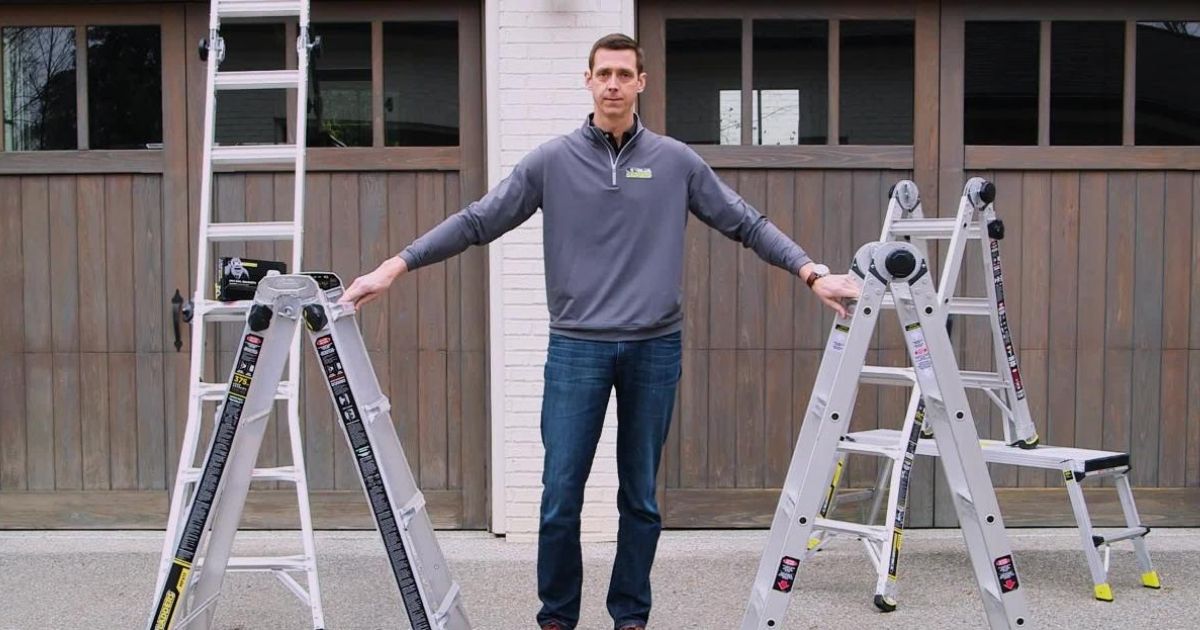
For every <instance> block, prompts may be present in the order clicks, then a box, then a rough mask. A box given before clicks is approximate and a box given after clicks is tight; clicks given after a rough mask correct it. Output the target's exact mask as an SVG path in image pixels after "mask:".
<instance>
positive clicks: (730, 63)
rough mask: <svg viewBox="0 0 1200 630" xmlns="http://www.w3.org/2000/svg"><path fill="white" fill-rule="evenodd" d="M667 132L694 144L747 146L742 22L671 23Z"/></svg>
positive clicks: (668, 60)
mask: <svg viewBox="0 0 1200 630" xmlns="http://www.w3.org/2000/svg"><path fill="white" fill-rule="evenodd" d="M666 30H667V42H666V48H667V76H666V84H667V133H668V134H670V135H671V136H674V137H675V138H676V139H678V140H680V141H682V142H688V143H691V144H741V139H742V23H741V21H740V20H667V25H666Z"/></svg>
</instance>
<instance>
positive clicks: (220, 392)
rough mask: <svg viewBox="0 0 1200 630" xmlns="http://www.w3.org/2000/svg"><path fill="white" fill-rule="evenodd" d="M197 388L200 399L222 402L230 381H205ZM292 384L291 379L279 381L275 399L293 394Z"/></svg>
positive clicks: (286, 397)
mask: <svg viewBox="0 0 1200 630" xmlns="http://www.w3.org/2000/svg"><path fill="white" fill-rule="evenodd" d="M196 389H197V391H198V392H199V394H200V400H206V401H216V402H220V401H222V400H225V393H226V392H228V391H229V384H228V383H205V382H203V381H201V382H199V383H197V384H196ZM291 391H292V384H291V382H290V381H279V385H278V386H277V387H276V388H275V400H287V399H288V396H290V395H291Z"/></svg>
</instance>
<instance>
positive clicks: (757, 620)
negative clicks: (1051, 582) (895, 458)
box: [742, 242, 1029, 630]
mask: <svg viewBox="0 0 1200 630" xmlns="http://www.w3.org/2000/svg"><path fill="white" fill-rule="evenodd" d="M850 270H851V272H852V273H855V274H856V275H858V276H859V277H860V278H862V279H863V289H862V296H861V297H860V298H859V299H858V301H857V303H856V304H855V305H854V306H853V314H852V315H851V316H850V317H846V318H844V317H835V318H834V322H833V328H832V329H831V330H830V334H829V339H828V341H827V343H826V346H825V353H824V355H823V356H822V358H821V366H820V368H819V370H818V371H817V378H816V382H815V384H814V386H813V393H812V396H811V398H810V399H809V403H808V409H807V411H806V412H805V416H804V424H803V425H802V426H801V428H800V435H799V438H798V439H797V441H796V449H795V451H794V453H793V454H792V461H791V464H790V466H789V468H788V474H787V479H786V481H785V482H784V486H783V491H782V493H781V495H780V498H779V505H778V507H777V508H776V511H775V518H774V520H773V522H772V524H771V532H770V534H769V537H768V539H767V545H766V549H765V550H764V552H763V555H762V558H761V560H760V561H759V565H758V572H757V574H756V577H755V581H754V587H753V589H752V590H751V593H750V600H749V602H748V604H747V607H746V614H745V616H744V617H743V619H742V630H765V629H767V628H777V627H780V626H781V624H782V621H783V618H784V613H785V612H786V609H787V605H788V603H789V600H790V597H791V595H790V593H791V591H792V587H793V585H794V584H795V580H796V573H797V571H798V568H799V565H800V563H801V562H802V561H803V560H804V559H805V558H806V557H807V555H808V554H807V548H808V541H809V539H810V536H811V535H812V532H813V529H814V527H822V528H826V529H828V528H831V527H836V528H837V529H838V530H839V531H844V532H847V533H856V532H857V533H864V532H865V530H866V529H867V528H866V527H864V526H861V525H853V524H848V523H847V524H834V523H829V522H825V521H824V519H823V518H822V517H821V515H820V510H821V504H822V497H823V495H825V494H826V493H825V488H826V487H827V485H828V484H829V481H830V479H831V477H832V475H833V471H834V468H835V462H836V460H837V459H838V458H839V456H840V455H839V453H838V442H839V441H840V440H841V439H842V437H843V436H844V435H845V434H846V432H847V429H848V427H849V426H850V421H851V417H850V416H851V414H852V413H853V411H854V401H855V399H856V397H857V395H858V384H859V380H860V377H861V376H863V374H864V368H865V367H866V366H865V365H864V363H865V360H866V352H867V347H868V345H869V343H870V340H871V336H872V335H873V334H874V332H875V329H876V323H877V321H878V320H879V315H880V311H881V307H882V306H883V303H884V298H885V295H887V294H890V296H891V298H892V299H891V300H890V303H891V304H893V305H894V307H895V308H896V311H897V314H898V315H899V319H900V326H901V327H902V328H903V335H904V341H905V346H906V347H907V349H908V355H909V358H910V359H911V360H912V362H913V365H915V366H916V369H915V371H914V376H915V378H916V380H917V381H918V383H919V384H920V388H921V392H922V397H923V399H924V402H925V406H924V410H923V411H924V420H925V422H928V423H930V424H931V425H932V426H933V427H934V429H935V433H934V438H935V439H936V441H937V443H938V446H939V447H940V449H941V453H942V456H941V461H942V468H943V470H944V471H945V473H946V480H947V482H948V484H949V486H950V492H951V496H952V497H953V499H954V507H955V510H956V511H957V513H958V518H959V521H960V523H961V526H962V531H963V536H964V538H965V539H966V546H967V553H968V555H969V556H970V559H971V567H972V570H973V571H974V574H975V581H976V583H977V585H978V587H979V592H980V595H981V597H982V600H983V610H984V614H985V616H986V618H987V621H988V624H989V625H990V626H991V627H992V628H1008V629H1010V630H1011V629H1015V628H1020V627H1023V626H1025V625H1026V624H1027V623H1028V622H1029V614H1028V611H1027V607H1026V602H1025V596H1024V591H1023V590H1021V588H1020V579H1019V578H1018V576H1017V570H1016V564H1015V561H1014V559H1013V555H1012V548H1011V546H1010V545H1009V541H1008V536H1007V534H1006V533H1005V531H1004V519H1003V518H1002V516H1001V514H1000V508H999V505H998V504H997V502H996V494H995V491H994V490H993V489H992V486H991V479H990V477H989V476H988V471H987V467H986V466H985V464H984V462H983V457H982V454H981V452H980V445H979V435H978V433H976V431H975V423H974V420H973V418H972V415H971V408H970V405H968V403H967V394H966V390H965V389H964V386H963V379H962V378H961V376H960V374H959V371H958V365H957V363H956V362H955V359H954V350H953V348H952V347H951V345H950V336H949V334H948V333H947V332H946V328H945V326H946V314H945V311H944V310H943V309H942V308H941V307H940V304H939V298H938V296H937V293H936V292H935V291H934V288H933V281H932V279H931V278H930V273H929V268H928V266H927V264H926V259H925V257H924V256H923V255H922V254H921V252H920V251H919V250H918V249H917V248H916V247H914V246H913V245H911V244H909V243H901V242H890V243H868V244H867V245H864V246H863V247H862V248H860V249H859V250H858V252H857V253H856V254H855V256H854V262H853V263H852V264H851V267H850ZM913 439H915V437H914V438H913Z"/></svg>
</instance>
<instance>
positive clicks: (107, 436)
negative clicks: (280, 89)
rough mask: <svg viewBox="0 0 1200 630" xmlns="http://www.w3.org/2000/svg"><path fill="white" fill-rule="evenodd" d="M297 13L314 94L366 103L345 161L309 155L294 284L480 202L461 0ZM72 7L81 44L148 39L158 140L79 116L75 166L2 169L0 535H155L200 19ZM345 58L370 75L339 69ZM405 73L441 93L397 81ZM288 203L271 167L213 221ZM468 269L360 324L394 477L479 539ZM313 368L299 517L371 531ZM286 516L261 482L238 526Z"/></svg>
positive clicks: (175, 6)
mask: <svg viewBox="0 0 1200 630" xmlns="http://www.w3.org/2000/svg"><path fill="white" fill-rule="evenodd" d="M313 8H314V17H313V21H314V23H315V24H317V25H318V28H319V29H320V28H321V27H322V26H323V25H326V24H331V26H328V27H326V29H327V37H326V47H327V48H326V50H325V51H324V54H323V56H322V59H323V60H324V65H323V66H318V68H319V71H320V72H321V74H319V75H318V78H321V79H324V80H325V81H326V88H327V92H333V91H336V90H342V92H341V97H342V98H343V101H342V102H345V100H346V99H349V100H352V101H353V100H354V99H359V98H360V97H361V100H359V101H354V102H355V103H356V104H357V105H358V106H360V109H361V108H362V107H365V111H366V116H365V121H366V122H365V124H361V122H362V121H361V120H360V121H358V122H359V128H358V129H357V133H358V136H357V140H352V141H351V142H349V143H348V144H352V145H354V144H356V143H357V145H362V146H350V147H348V148H342V147H337V148H333V147H320V148H313V149H311V150H310V151H309V167H310V173H309V174H308V176H307V177H308V181H307V187H308V194H307V200H306V216H305V232H306V234H305V236H306V238H305V253H304V259H305V266H306V268H308V269H322V270H332V271H335V272H337V273H339V274H340V275H341V276H342V277H343V278H344V279H346V280H347V281H348V280H350V279H353V278H354V277H356V276H357V275H359V274H360V273H363V272H365V271H368V270H370V269H372V268H373V267H374V266H375V265H376V264H378V262H380V261H382V260H383V259H385V258H386V257H388V256H390V255H392V254H394V253H395V252H397V251H399V249H401V248H402V247H403V246H404V245H405V244H407V243H408V242H409V241H410V240H411V239H412V238H414V237H415V236H416V235H418V234H420V233H421V232H423V231H425V230H427V229H429V228H430V227H432V226H433V225H435V224H436V223H437V222H439V221H441V220H442V219H443V218H444V217H445V216H447V214H449V213H452V212H455V211H457V210H458V209H459V207H460V202H461V201H462V200H464V199H468V200H469V199H471V198H474V197H475V196H477V195H479V194H480V193H481V192H482V187H483V169H482V155H483V151H482V128H481V127H482V113H481V112H482V110H481V107H482V97H481V82H482V77H481V75H480V71H479V67H480V65H481V64H480V63H479V55H480V50H479V48H480V41H481V38H480V26H479V9H478V7H476V6H474V5H471V4H469V3H466V2H449V3H447V2H441V3H437V6H436V7H434V6H430V4H424V5H406V6H402V7H397V6H396V5H395V3H383V2H370V3H351V2H330V3H324V2H315V3H314V5H313ZM67 11H68V14H69V15H71V16H72V21H77V22H78V23H79V28H80V29H84V28H86V27H87V26H88V25H93V24H104V23H115V24H137V25H142V24H154V25H161V29H162V35H161V36H162V40H161V41H162V55H163V57H162V67H163V69H164V71H163V72H162V81H163V87H162V94H163V106H162V112H163V138H162V147H161V148H157V147H153V146H152V147H150V148H149V149H144V150H137V151H131V150H98V149H96V148H95V147H91V148H90V149H89V148H87V144H86V139H87V137H88V134H87V127H86V125H87V123H86V117H85V118H84V121H85V122H83V123H82V124H81V125H80V127H81V128H82V131H79V136H80V139H81V142H80V143H79V144H78V147H76V150H71V151H21V152H16V151H8V152H0V228H2V231H0V234H2V235H0V239H2V240H0V267H2V271H0V273H3V274H4V275H3V278H4V280H5V281H6V282H7V283H8V286H9V287H11V289H10V291H9V293H8V295H9V298H8V299H6V300H4V301H2V302H0V329H2V330H4V331H5V332H6V334H9V335H11V338H10V340H9V343H7V344H5V346H4V348H3V349H0V527H5V528H11V527H15V528H56V527H71V528H105V527H121V528H143V527H145V528H158V527H161V526H162V525H163V523H164V521H165V517H166V512H167V506H168V492H169V490H170V489H171V488H172V487H173V482H174V473H175V470H176V466H177V463H178V462H177V458H178V454H179V449H180V441H181V439H182V429H183V425H184V423H185V420H186V398H187V386H188V383H187V377H188V357H189V352H190V351H191V349H190V348H189V330H188V327H187V325H186V324H185V325H182V326H181V330H180V332H181V339H180V342H181V348H180V349H179V350H178V351H177V350H176V348H175V347H174V344H175V333H174V328H173V317H172V316H173V313H172V309H171V304H170V299H171V297H172V296H173V295H174V293H175V291H176V290H178V291H179V292H180V294H181V295H182V296H184V297H185V298H187V297H190V296H191V294H192V291H193V289H192V287H191V285H192V283H193V281H194V277H195V273H194V272H195V259H196V250H195V247H196V245H195V243H196V225H197V223H198V216H199V215H198V196H199V172H200V168H201V165H200V153H201V146H202V144H201V142H200V135H199V134H200V128H201V125H202V118H203V102H204V101H203V96H204V95H203V90H204V88H203V65H202V64H201V63H200V61H199V60H198V59H197V56H196V54H195V42H197V41H199V39H200V38H201V37H203V36H204V35H205V33H206V31H207V22H208V16H207V12H208V4H207V3H163V4H147V3H138V4H137V5H136V6H134V5H129V6H124V7H121V8H112V7H108V8H104V9H103V10H101V9H98V8H89V7H72V8H69V9H67ZM61 15H62V11H61V10H59V9H56V10H54V11H47V10H46V9H41V8H36V9H22V10H19V11H18V10H15V9H5V10H3V12H2V13H0V26H8V25H10V24H16V25H34V26H36V25H41V24H51V23H53V24H60V23H61V22H62V20H61V17H60V16H61ZM339 29H340V30H339ZM294 31H295V27H294V26H289V27H287V28H286V29H283V32H281V33H279V34H278V37H277V39H276V40H275V41H277V43H278V44H279V48H278V51H277V52H278V58H279V60H280V61H282V62H284V63H294V60H293V59H288V57H290V56H294V55H290V54H289V52H288V51H289V50H291V48H292V47H291V45H289V44H285V43H284V42H285V41H294V40H293V39H292V38H294ZM360 32H365V33H366V37H365V38H364V41H362V42H355V44H356V45H357V46H358V48H357V49H355V50H351V51H350V52H347V51H348V50H350V48H351V47H350V46H349V45H340V44H339V43H338V42H339V35H340V36H341V39H340V41H343V42H344V41H345V40H346V35H347V33H349V34H350V35H354V34H356V33H360ZM252 35H253V33H252ZM251 39H252V40H253V38H251ZM242 41H243V42H244V41H247V40H245V39H243V40H242ZM364 49H365V52H366V57H365V60H363V59H359V58H355V57H354V56H353V55H354V54H358V53H361V52H362V51H363V50H364ZM422 50H425V51H426V52H428V51H429V50H433V51H435V52H436V54H437V55H438V56H439V59H440V60H441V61H440V62H439V64H423V65H420V64H418V63H416V62H414V59H415V58H416V57H419V55H420V53H421V51H422ZM235 52H236V51H235V50H234V49H232V48H231V50H230V57H228V59H229V60H230V62H232V59H233V55H234V54H235ZM360 56H361V55H360ZM80 59H81V60H82V59H85V57H80ZM446 60H449V61H448V63H449V66H447V65H446ZM418 61H419V60H418ZM385 62H387V63H385ZM82 65H83V66H86V64H82ZM418 65H419V67H421V68H425V69H426V70H428V71H429V72H431V73H435V74H436V76H434V75H432V74H431V75H428V76H424V77H415V78H419V79H422V81H420V82H415V81H414V77H413V76H412V75H411V72H412V68H414V67H417V66H418ZM322 68H323V69H322ZM406 72H409V73H410V74H405V73H406ZM80 76H83V75H80ZM447 77H448V78H447ZM448 82H449V83H448ZM364 84H365V86H366V88H365V96H361V95H362V93H363V92H364V90H363V85H364ZM414 84H420V85H423V86H425V87H427V88H428V86H430V85H439V86H441V88H442V89H441V91H440V92H437V93H434V92H431V91H430V90H428V89H427V90H426V92H425V93H423V94H421V95H417V96H418V97H424V98H425V99H426V100H425V101H424V102H426V103H428V102H430V101H429V100H428V99H437V98H441V99H443V100H444V99H446V98H447V97H448V96H447V95H450V96H451V97H454V98H456V99H457V101H456V102H452V103H449V104H447V103H443V102H440V101H439V102H438V103H439V107H438V109H439V111H441V112H450V113H451V119H450V120H449V121H446V120H432V121H431V120H428V119H421V118H420V117H419V116H418V117H415V118H414V117H413V116H412V112H413V104H414V103H416V104H419V103H421V102H422V101H421V100H420V98H417V97H414V96H413V95H411V94H409V93H407V92H404V91H403V88H404V87H405V86H411V85H414ZM87 86H88V83H87V81H86V79H85V80H81V81H80V82H79V83H77V84H76V85H75V86H74V87H75V88H77V89H78V90H81V91H80V97H79V98H80V99H82V100H80V101H79V102H86V98H87V92H86V88H87ZM397 86H399V88H398V87H397ZM355 89H357V90H358V92H357V93H356V92H354V90H355ZM397 89H399V90H400V91H396V90H397ZM347 94H348V95H349V96H346V95H347ZM280 96H281V97H282V98H279V99H278V100H269V99H268V101H266V102H265V103H266V106H264V103H262V102H260V103H249V104H248V105H249V107H248V108H244V109H243V112H244V111H246V109H249V110H250V111H257V112H264V113H265V114H266V116H267V118H266V124H267V127H268V133H271V132H272V131H273V130H276V129H287V127H288V124H287V117H288V116H290V115H291V114H290V113H288V112H290V111H291V107H289V105H290V104H291V103H294V100H290V99H294V97H290V98H289V97H287V96H283V95H280ZM271 98H273V97H271ZM402 99H405V100H402ZM336 100H337V99H335V98H331V99H328V100H327V101H326V107H327V109H326V111H325V112H324V121H325V122H324V124H323V125H318V128H320V129H322V130H325V131H326V132H328V133H327V137H326V141H325V142H326V144H330V143H331V141H329V139H328V138H329V137H331V136H330V134H353V133H355V132H356V130H355V129H354V127H353V124H354V123H355V120H356V119H355V116H354V115H353V114H354V113H353V112H349V113H348V112H347V110H346V109H345V108H341V109H339V107H341V105H340V104H338V103H337V102H336ZM280 102H282V105H281V104H280ZM238 105H239V103H238V102H234V103H232V106H231V107H229V108H227V109H233V108H234V107H236V106H238ZM240 105H243V106H245V105H247V103H246V102H242V103H240ZM279 113H282V117H280V116H278V115H277V114H279ZM272 116H274V117H273V118H272ZM360 118H363V117H360ZM252 122H253V121H252ZM222 129H223V132H224V131H225V130H227V129H226V128H224V127H222ZM250 131H251V132H253V131H255V129H254V128H253V127H251V128H250ZM363 134H365V136H364V135H363ZM339 137H341V138H349V137H350V136H349V135H339ZM364 137H365V142H364V140H363V138H364ZM226 141H227V142H228V140H226ZM258 141H262V140H258ZM267 141H271V140H270V139H269V138H268V139H267ZM423 143H424V144H423ZM435 145H436V146H435ZM292 194H293V192H292V176H291V175H290V174H283V173H273V172H266V171H260V172H249V173H220V174H218V176H217V178H216V182H215V188H214V207H215V212H216V216H217V217H218V220H223V221H238V220H271V219H284V218H287V217H288V216H289V214H290V212H291V205H292ZM289 248H290V246H288V245H282V244H278V245H277V244H251V245H244V246H237V245H222V246H221V247H220V248H217V250H216V252H215V253H216V254H218V255H244V256H248V257H260V258H269V259H278V260H288V259H290V249H289ZM485 265H486V256H485V255H484V253H483V252H482V251H474V252H469V253H467V254H465V255H464V256H462V257H459V258H458V259H456V260H454V261H451V262H449V263H447V264H444V265H437V266H434V267H431V268H429V269H423V270H421V271H420V272H419V273H415V274H413V275H412V276H409V277H407V278H405V279H404V281H402V282H400V283H399V284H398V285H397V286H396V287H394V289H393V291H392V292H391V293H390V295H389V296H388V298H387V299H385V300H381V301H380V302H379V303H378V304H376V305H372V307H371V308H368V309H366V310H365V312H364V313H363V316H362V319H361V323H362V328H363V333H364V337H365V338H366V342H367V346H368V350H369V351H370V352H371V354H372V359H373V363H374V367H375V370H376V372H377V374H378V376H379V379H380V382H381V385H382V386H383V389H384V391H385V393H387V394H388V395H389V396H390V397H391V398H392V405H393V414H392V415H393V418H394V421H395V422H396V425H397V428H398V431H399V432H400V435H401V438H402V441H403V442H404V446H405V450H406V452H407V453H408V457H409V460H410V462H411V464H412V467H413V471H414V473H415V474H416V475H417V477H418V479H419V481H420V484H421V486H422V488H423V489H424V490H425V491H426V493H427V498H428V500H429V502H430V509H431V514H432V516H433V518H434V521H435V523H436V524H437V525H439V526H443V527H465V528H481V527H484V526H486V513H487V512H486V509H487V506H486V498H487V492H486V487H485V486H486V475H485V471H486V454H487V446H486V435H487V424H486V416H487V413H486V408H485V406H484V401H485V400H486V398H485V392H486V380H485V379H486V370H485V356H486V354H485V353H486V348H485V343H486V332H485V331H486V319H485V317H486V315H485V314H486V312H487V309H486V305H485V300H486V287H485V284H484V278H485V277H486V275H485V274H486V271H485V270H486V267H485ZM236 328H237V327H236V326H229V325H221V326H213V328H212V329H210V331H211V332H213V333H214V334H211V335H210V336H209V340H210V342H209V343H210V345H209V347H208V348H206V362H205V363H206V372H207V374H206V379H209V380H218V381H220V380H224V379H225V377H226V376H227V372H228V369H229V365H230V361H229V359H230V357H229V354H228V352H227V351H228V350H229V348H230V347H231V345H230V344H232V343H234V341H233V339H234V338H235V337H236V335H237V332H238V331H237V330H236ZM313 368H314V366H313V364H312V362H311V361H309V360H307V358H306V360H305V363H304V374H305V378H304V381H303V383H302V397H303V398H302V401H303V404H302V424H303V432H304V435H303V439H304V448H305V451H304V452H305V460H306V464H307V466H308V469H309V487H310V489H311V491H312V502H313V511H314V522H315V524H316V526H318V527H371V526H372V525H371V521H370V519H369V512H368V510H367V508H366V503H365V501H364V499H363V497H362V494H361V490H360V489H359V487H358V481H357V477H356V476H355V475H354V471H353V468H352V467H351V466H350V458H349V453H348V449H347V448H346V446H345V443H344V439H343V437H342V436H341V434H340V432H339V431H338V430H337V428H336V424H335V423H334V422H333V414H332V409H331V406H330V404H329V402H328V399H327V396H326V395H325V392H324V388H323V385H321V384H320V374H319V372H317V371H316V370H315V369H313ZM209 411H211V408H210V409H209ZM275 429H276V430H275V431H273V432H270V433H269V435H268V437H267V439H266V441H265V443H264V446H263V449H262V453H261V456H260V463H262V464H279V465H282V464H286V463H289V462H290V460H291V457H290V450H289V448H288V443H287V434H286V427H285V425H284V424H283V423H282V422H280V423H277V426H276V427H275ZM294 504H295V499H294V493H293V492H292V491H291V489H290V488H284V487H275V486H274V485H273V484H260V485H259V486H257V487H256V489H255V491H254V492H252V493H251V498H250V499H249V508H248V511H247V516H246V518H247V525H249V526H251V527H295V526H296V523H297V520H296V517H295V514H294Z"/></svg>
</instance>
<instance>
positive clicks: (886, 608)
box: [875, 595, 896, 613]
mask: <svg viewBox="0 0 1200 630" xmlns="http://www.w3.org/2000/svg"><path fill="white" fill-rule="evenodd" d="M875 607H876V608H878V609H879V610H880V612H885V613H890V612H892V611H894V610H896V600H895V599H894V598H892V597H888V596H887V595H876V596H875Z"/></svg>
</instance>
